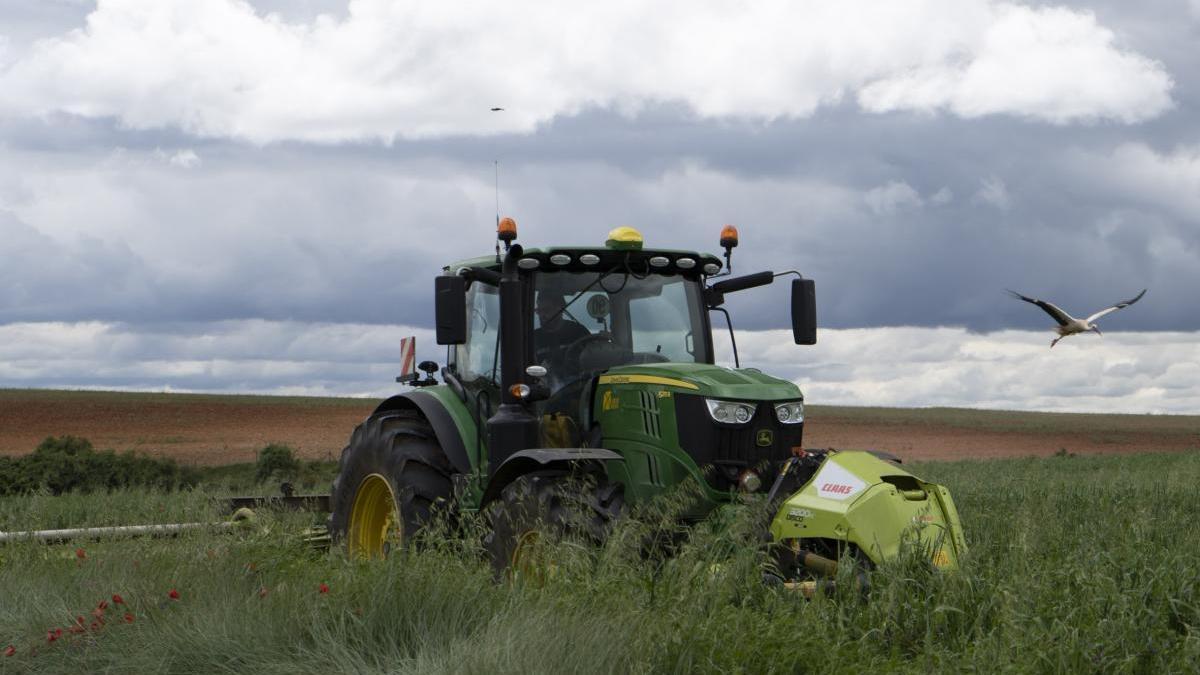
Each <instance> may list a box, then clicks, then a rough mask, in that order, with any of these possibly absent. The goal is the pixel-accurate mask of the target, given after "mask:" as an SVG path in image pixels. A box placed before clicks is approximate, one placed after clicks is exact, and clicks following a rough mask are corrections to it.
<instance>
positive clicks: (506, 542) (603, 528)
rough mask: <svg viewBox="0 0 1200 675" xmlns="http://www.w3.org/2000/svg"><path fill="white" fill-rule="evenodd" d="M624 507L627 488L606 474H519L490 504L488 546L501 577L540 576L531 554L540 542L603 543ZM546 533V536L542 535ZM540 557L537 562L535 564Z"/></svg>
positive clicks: (541, 472) (489, 556) (487, 511)
mask: <svg viewBox="0 0 1200 675" xmlns="http://www.w3.org/2000/svg"><path fill="white" fill-rule="evenodd" d="M624 510H625V491H624V486H623V485H621V484H620V483H612V482H609V481H608V480H606V479H605V478H604V476H603V474H602V473H599V472H591V473H588V474H584V475H581V474H579V473H572V472H567V471H540V472H534V473H530V474H526V475H524V476H520V477H519V478H517V479H516V480H514V481H513V482H512V483H509V484H508V485H507V486H505V488H504V489H503V490H502V491H501V493H500V496H499V497H498V498H497V499H496V500H495V501H493V502H492V503H491V504H490V505H488V506H487V508H486V513H487V518H488V522H489V525H490V526H491V531H490V532H489V533H488V534H487V535H486V536H485V537H484V542H483V544H484V548H485V549H486V550H487V553H488V558H489V559H490V560H491V563H492V572H493V573H494V574H495V576H496V579H497V580H503V579H506V578H507V579H512V578H514V576H516V574H523V575H526V576H532V577H538V576H540V571H533V570H531V569H529V568H530V567H531V565H530V561H529V559H528V557H526V558H525V559H523V558H522V554H523V553H525V554H526V555H528V553H529V550H530V548H531V547H534V548H536V546H537V544H539V543H541V542H542V541H545V540H548V541H551V542H553V541H560V540H562V539H568V538H574V539H581V540H584V541H586V542H588V543H591V544H595V545H599V544H602V543H603V542H604V541H605V539H607V538H608V533H609V531H610V530H611V529H612V525H613V522H614V521H615V520H616V519H617V518H619V517H620V515H621V513H622V512H623V511H624ZM543 537H544V538H546V539H545V540H543ZM536 564H537V563H536V562H534V563H533V565H534V566H536Z"/></svg>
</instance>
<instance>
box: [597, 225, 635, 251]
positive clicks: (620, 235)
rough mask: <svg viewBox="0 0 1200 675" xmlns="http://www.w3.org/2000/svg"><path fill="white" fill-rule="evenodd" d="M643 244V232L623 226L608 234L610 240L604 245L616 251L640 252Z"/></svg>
mask: <svg viewBox="0 0 1200 675" xmlns="http://www.w3.org/2000/svg"><path fill="white" fill-rule="evenodd" d="M643 243H644V240H643V239H642V233H641V232H638V231H637V230H635V229H633V228H632V227H629V226H628V225H622V226H621V227H618V228H615V229H613V230H612V231H611V232H609V233H608V240H607V241H605V242H604V245H605V246H607V247H608V248H611V249H613V250H614V251H640V250H642V244H643Z"/></svg>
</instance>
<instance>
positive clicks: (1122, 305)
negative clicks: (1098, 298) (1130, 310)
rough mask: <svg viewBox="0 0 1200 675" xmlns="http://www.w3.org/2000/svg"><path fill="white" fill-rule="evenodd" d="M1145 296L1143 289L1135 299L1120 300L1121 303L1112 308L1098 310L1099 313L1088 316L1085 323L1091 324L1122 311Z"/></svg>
mask: <svg viewBox="0 0 1200 675" xmlns="http://www.w3.org/2000/svg"><path fill="white" fill-rule="evenodd" d="M1145 294H1146V289H1145V288H1143V289H1142V292H1141V293H1138V294H1137V296H1136V297H1134V298H1132V299H1130V300H1122V301H1120V302H1118V303H1117V304H1115V305H1113V306H1112V307H1105V308H1104V309H1102V310H1100V311H1099V312H1096V313H1095V314H1093V315H1091V316H1089V317H1088V318H1087V322H1088V323H1091V322H1093V321H1095V320H1096V319H1099V318H1100V317H1102V316H1104V315H1105V314H1112V313H1113V312H1115V311H1117V310H1118V309H1124V308H1126V307H1128V306H1130V305H1132V304H1133V303H1135V302H1137V301H1138V300H1141V299H1142V296H1143V295H1145Z"/></svg>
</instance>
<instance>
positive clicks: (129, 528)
mask: <svg viewBox="0 0 1200 675" xmlns="http://www.w3.org/2000/svg"><path fill="white" fill-rule="evenodd" d="M237 525H240V523H237V522H229V523H169V524H163V525H117V526H113V527H77V528H70V529H64V530H29V531H26V532H0V544H7V543H10V542H17V541H39V542H42V543H43V544H55V543H62V542H67V541H71V540H73V539H94V540H95V539H119V538H122V537H156V538H157V537H174V536H176V535H178V534H181V533H183V532H189V531H192V530H215V531H225V530H228V529H230V528H233V527H235V526H237Z"/></svg>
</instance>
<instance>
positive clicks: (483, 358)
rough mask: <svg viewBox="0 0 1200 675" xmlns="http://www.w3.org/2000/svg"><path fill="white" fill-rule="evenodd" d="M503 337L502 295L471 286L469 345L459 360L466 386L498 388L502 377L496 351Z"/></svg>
mask: <svg viewBox="0 0 1200 675" xmlns="http://www.w3.org/2000/svg"><path fill="white" fill-rule="evenodd" d="M499 335H500V295H499V293H498V292H497V290H496V288H495V287H493V286H488V285H487V284H483V283H473V284H471V288H470V289H469V290H468V291H467V341H466V343H464V344H461V345H459V346H458V351H457V353H456V359H455V361H456V365H457V366H458V369H459V373H460V377H461V379H462V381H463V383H464V384H467V385H476V386H484V385H489V384H490V385H493V386H498V385H496V383H497V382H498V381H499V377H500V373H499V371H498V370H497V369H496V357H497V355H498V352H497V349H496V347H497V344H498V343H497V341H498V340H499Z"/></svg>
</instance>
